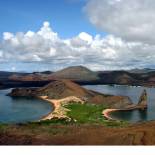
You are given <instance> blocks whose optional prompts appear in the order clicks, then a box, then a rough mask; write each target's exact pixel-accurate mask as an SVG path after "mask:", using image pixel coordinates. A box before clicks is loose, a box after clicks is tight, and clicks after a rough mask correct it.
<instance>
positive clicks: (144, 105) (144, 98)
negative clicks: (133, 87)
mask: <svg viewBox="0 0 155 155" xmlns="http://www.w3.org/2000/svg"><path fill="white" fill-rule="evenodd" d="M138 106H139V107H140V108H141V109H142V110H144V109H146V108H147V92H146V90H145V89H144V90H143V92H142V94H141V96H140V98H139V101H138Z"/></svg>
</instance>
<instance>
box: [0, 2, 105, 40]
mask: <svg viewBox="0 0 155 155" xmlns="http://www.w3.org/2000/svg"><path fill="white" fill-rule="evenodd" d="M85 3H86V0H4V1H0V21H1V24H0V34H1V37H2V33H3V32H5V31H6V32H14V33H16V32H26V31H27V30H33V31H37V30H38V29H39V28H40V26H41V25H42V23H43V22H44V21H49V22H50V23H51V25H52V28H53V29H54V31H56V32H58V33H59V35H60V37H62V38H68V37H73V36H75V35H77V34H79V33H80V32H82V31H85V32H88V33H90V34H92V35H95V34H96V33H101V32H100V31H98V30H97V29H96V28H95V27H94V26H93V25H91V24H90V23H89V21H88V19H87V18H86V15H85V14H84V12H83V7H84V6H85ZM102 34H104V33H102Z"/></svg>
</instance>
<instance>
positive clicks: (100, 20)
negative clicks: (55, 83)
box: [0, 0, 155, 72]
mask: <svg viewBox="0 0 155 155" xmlns="http://www.w3.org/2000/svg"><path fill="white" fill-rule="evenodd" d="M139 8H140V9H139ZM154 14H155V1H154V0H145V1H144V2H143V3H142V2H141V0H130V1H129V0H1V1H0V23H1V24H0V70H8V71H28V72H29V71H43V70H52V71H55V70H59V69H62V68H64V67H68V66H76V65H83V66H86V67H88V68H90V69H92V70H116V69H118V70H120V69H132V68H148V67H150V68H154V66H155V64H154V59H155V36H154V34H155V29H154V27H155V16H154Z"/></svg>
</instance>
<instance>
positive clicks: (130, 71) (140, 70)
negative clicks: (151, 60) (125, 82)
mask: <svg viewBox="0 0 155 155" xmlns="http://www.w3.org/2000/svg"><path fill="white" fill-rule="evenodd" d="M128 72H129V73H136V74H145V73H149V72H155V69H150V68H144V69H138V68H135V69H131V70H128Z"/></svg>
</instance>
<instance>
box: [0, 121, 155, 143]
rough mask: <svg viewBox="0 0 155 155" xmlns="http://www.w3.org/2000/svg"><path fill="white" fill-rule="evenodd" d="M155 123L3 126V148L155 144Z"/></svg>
mask: <svg viewBox="0 0 155 155" xmlns="http://www.w3.org/2000/svg"><path fill="white" fill-rule="evenodd" d="M154 129H155V122H154V121H152V122H147V123H139V124H134V125H129V126H127V127H113V128H111V127H105V126H102V125H58V124H57V125H54V124H49V125H45V124H41V123H37V124H27V125H8V126H1V127H0V145H155V138H154V137H155V130H154Z"/></svg>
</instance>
